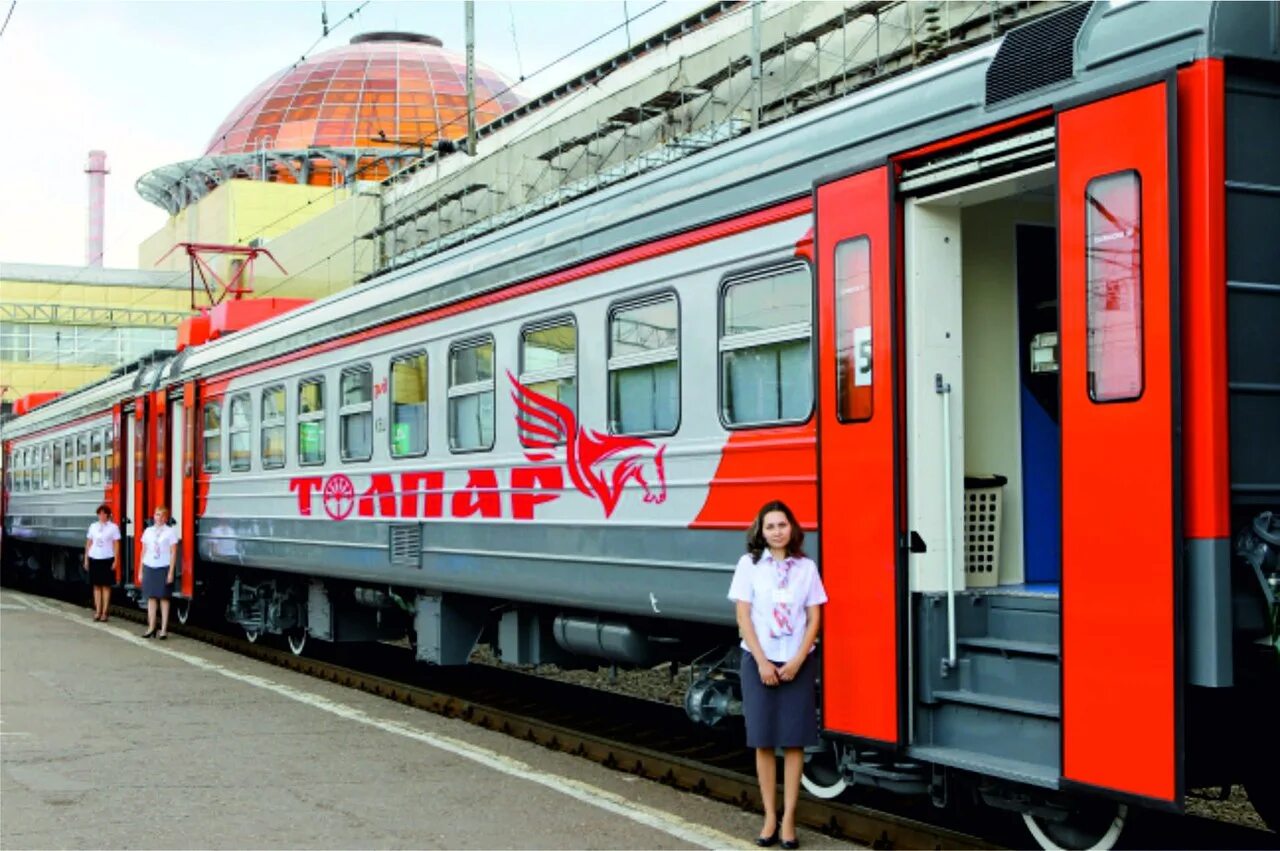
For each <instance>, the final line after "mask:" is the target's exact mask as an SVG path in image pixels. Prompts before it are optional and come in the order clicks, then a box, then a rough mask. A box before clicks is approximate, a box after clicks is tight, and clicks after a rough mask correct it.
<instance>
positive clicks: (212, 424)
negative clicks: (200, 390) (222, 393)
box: [201, 400, 222, 473]
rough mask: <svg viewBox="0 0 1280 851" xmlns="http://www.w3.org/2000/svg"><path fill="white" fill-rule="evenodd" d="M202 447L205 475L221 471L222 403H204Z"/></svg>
mask: <svg viewBox="0 0 1280 851" xmlns="http://www.w3.org/2000/svg"><path fill="white" fill-rule="evenodd" d="M203 434H204V445H203V449H202V459H201V466H202V468H203V469H204V471H205V472H206V473H217V472H219V471H220V470H222V401H221V400H215V401H212V402H205V403H204V430H203Z"/></svg>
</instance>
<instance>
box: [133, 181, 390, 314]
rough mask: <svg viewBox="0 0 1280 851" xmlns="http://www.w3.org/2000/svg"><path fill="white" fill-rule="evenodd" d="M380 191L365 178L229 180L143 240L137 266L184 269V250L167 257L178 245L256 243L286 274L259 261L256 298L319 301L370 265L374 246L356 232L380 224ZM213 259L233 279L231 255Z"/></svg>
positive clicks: (362, 272) (255, 267) (256, 277)
mask: <svg viewBox="0 0 1280 851" xmlns="http://www.w3.org/2000/svg"><path fill="white" fill-rule="evenodd" d="M376 193H377V189H376V184H367V183H358V184H354V185H353V186H351V187H339V188H337V189H335V188H333V187H327V186H298V185H294V184H286V183H271V182H264V181H256V180H231V181H228V182H226V183H224V184H222V185H221V186H219V187H218V188H216V189H215V190H213V191H212V192H210V193H209V195H208V196H206V197H205V198H203V199H201V200H200V201H199V202H198V203H196V204H192V205H191V206H189V207H187V208H186V209H184V210H183V211H182V212H180V213H178V215H176V216H173V217H171V218H170V219H169V221H168V222H166V223H165V226H164V227H163V228H161V229H160V230H158V231H156V232H155V233H154V234H152V235H151V236H150V237H148V238H147V239H146V240H144V241H143V243H142V244H141V245H140V246H139V247H138V264H139V266H141V267H142V268H144V269H150V268H157V269H161V270H168V271H175V272H177V271H185V270H187V268H188V260H187V254H186V252H185V251H181V250H179V251H175V252H173V253H172V254H170V255H169V256H168V257H165V254H166V253H167V252H169V251H170V249H172V248H173V246H175V245H176V244H178V243H179V242H206V243H218V244H223V245H248V244H249V243H250V242H251V241H253V240H259V241H260V244H261V245H263V246H264V247H265V248H267V249H268V250H269V251H270V252H271V255H272V256H273V257H275V258H276V260H277V261H278V262H279V263H280V265H281V266H283V267H284V269H285V274H281V272H280V270H279V269H277V268H276V266H275V265H274V264H273V263H272V262H271V261H270V260H269V259H267V258H265V257H264V258H260V259H259V260H257V261H256V262H255V265H254V269H253V273H254V284H253V290H254V293H253V295H254V296H275V297H280V298H320V297H323V296H325V295H329V294H330V293H333V292H337V291H338V290H341V289H344V288H346V287H348V286H350V285H351V284H352V283H353V282H354V281H355V280H358V279H359V277H362V276H363V275H365V274H367V273H368V272H369V270H371V269H372V267H373V263H372V258H373V243H372V241H368V240H358V239H357V236H358V235H359V234H362V233H364V232H366V231H368V230H369V229H370V228H372V227H373V226H374V225H375V224H376V223H377V217H378V200H377V194H376ZM162 257H164V260H163V262H160V260H161V258H162ZM208 259H209V262H210V265H211V266H212V267H213V268H214V269H215V270H217V272H218V274H219V275H221V276H223V278H224V279H226V278H227V277H229V275H230V273H231V258H229V257H210V258H208ZM157 264H158V265H157Z"/></svg>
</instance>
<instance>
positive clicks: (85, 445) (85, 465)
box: [76, 434, 89, 487]
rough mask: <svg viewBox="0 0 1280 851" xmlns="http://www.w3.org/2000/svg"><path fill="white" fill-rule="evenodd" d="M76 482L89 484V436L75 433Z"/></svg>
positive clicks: (81, 484) (82, 484)
mask: <svg viewBox="0 0 1280 851" xmlns="http://www.w3.org/2000/svg"><path fill="white" fill-rule="evenodd" d="M76 484H77V485H79V486H81V487H83V486H84V485H87V484H89V436H88V435H85V434H80V435H76Z"/></svg>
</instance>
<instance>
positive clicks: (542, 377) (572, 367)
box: [520, 317, 578, 443]
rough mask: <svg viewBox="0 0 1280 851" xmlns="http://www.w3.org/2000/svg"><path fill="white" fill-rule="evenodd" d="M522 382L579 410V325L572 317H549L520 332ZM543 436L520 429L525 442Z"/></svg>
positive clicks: (571, 410)
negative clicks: (551, 318)
mask: <svg viewBox="0 0 1280 851" xmlns="http://www.w3.org/2000/svg"><path fill="white" fill-rule="evenodd" d="M520 383H521V384H522V385H524V386H525V387H528V388H529V389H530V390H532V391H534V392H535V393H540V394H542V395H543V396H546V397H547V398H548V399H551V400H553V401H556V402H559V403H560V404H561V405H564V406H565V407H566V408H568V409H569V411H570V412H572V413H576V412H577V410H578V327H577V326H576V325H575V324H574V322H573V318H572V317H566V318H563V319H554V320H549V321H547V322H543V323H539V324H538V325H533V326H530V327H528V328H525V329H524V330H523V331H522V332H521V334H520ZM541 438H542V436H541V435H539V436H534V435H530V434H527V433H526V432H525V430H524V429H523V428H522V429H521V433H520V439H521V441H522V442H525V443H528V442H529V441H530V440H531V439H532V440H538V439H541Z"/></svg>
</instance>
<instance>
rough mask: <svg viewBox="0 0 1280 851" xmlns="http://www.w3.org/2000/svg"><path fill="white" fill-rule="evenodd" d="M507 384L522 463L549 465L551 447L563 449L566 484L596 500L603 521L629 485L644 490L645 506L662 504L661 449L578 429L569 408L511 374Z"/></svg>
mask: <svg viewBox="0 0 1280 851" xmlns="http://www.w3.org/2000/svg"><path fill="white" fill-rule="evenodd" d="M507 378H508V379H509V380H510V381H511V386H512V387H513V388H514V390H512V392H511V398H512V400H513V401H514V402H515V403H516V410H517V413H516V425H517V426H518V427H519V428H520V429H521V431H522V433H521V435H520V440H521V443H523V444H524V454H525V457H526V458H528V459H529V460H530V461H534V462H543V461H552V460H554V459H555V457H556V452H555V449H556V446H557V445H558V444H560V443H564V444H565V464H566V466H567V467H568V468H569V478H570V480H572V482H573V484H574V487H576V488H577V489H578V490H580V491H581V492H582V493H583V494H585V495H586V496H589V497H592V498H593V499H598V500H600V504H601V505H602V506H604V516H605V517H609V516H611V515H612V514H613V510H614V509H615V508H617V507H618V500H619V499H621V498H622V489H623V488H624V487H625V486H626V484H627V482H628V481H631V480H632V479H634V480H635V481H636V483H637V484H639V485H640V487H641V488H643V489H644V501H645V502H648V503H653V504H658V503H662V502H665V501H666V499H667V472H666V467H665V465H664V463H663V460H662V453H663V452H664V451H666V448H667V447H666V446H659V445H658V444H656V443H654V442H653V441H652V440H645V439H644V438H641V437H625V436H622V435H615V434H601V433H600V432H598V431H594V430H591V429H585V428H580V427H579V426H578V418H577V417H576V416H574V413H573V411H572V410H571V409H570V408H569V406H568V405H565V404H563V403H561V402H557V401H556V400H555V399H552V398H550V397H548V396H544V395H543V394H541V393H539V392H537V391H536V390H530V389H529V388H528V387H525V386H524V385H523V384H521V383H520V382H519V381H518V380H516V377H515V376H514V375H512V374H511V373H510V372H508V373H507ZM610 464H612V465H613V466H612V468H611V469H610V468H609V466H608V465H610Z"/></svg>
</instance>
